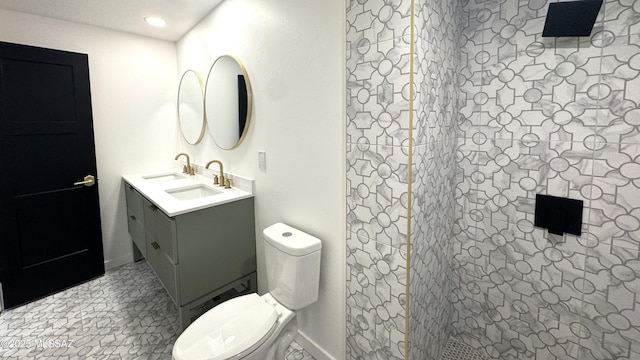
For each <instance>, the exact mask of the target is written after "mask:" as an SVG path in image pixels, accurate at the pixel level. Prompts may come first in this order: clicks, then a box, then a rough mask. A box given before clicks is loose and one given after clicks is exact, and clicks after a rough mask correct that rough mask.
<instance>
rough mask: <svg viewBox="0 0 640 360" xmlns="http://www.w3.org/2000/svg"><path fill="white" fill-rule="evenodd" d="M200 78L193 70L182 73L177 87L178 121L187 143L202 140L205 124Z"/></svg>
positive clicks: (195, 142)
mask: <svg viewBox="0 0 640 360" xmlns="http://www.w3.org/2000/svg"><path fill="white" fill-rule="evenodd" d="M202 88H203V84H202V78H201V77H200V75H199V74H198V73H197V72H195V71H193V70H187V71H185V72H184V74H182V79H180V87H179V88H178V121H179V122H180V131H181V132H182V136H184V139H185V140H186V141H187V142H188V143H189V144H197V143H199V142H200V140H202V136H203V135H204V128H205V126H206V121H205V116H204V98H203V96H202Z"/></svg>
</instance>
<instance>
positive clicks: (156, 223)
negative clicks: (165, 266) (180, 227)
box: [144, 199, 178, 264]
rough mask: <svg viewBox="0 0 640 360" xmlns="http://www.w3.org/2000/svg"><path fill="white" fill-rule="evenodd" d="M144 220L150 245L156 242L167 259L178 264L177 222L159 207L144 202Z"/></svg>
mask: <svg viewBox="0 0 640 360" xmlns="http://www.w3.org/2000/svg"><path fill="white" fill-rule="evenodd" d="M144 219H145V228H146V230H147V240H148V242H149V243H152V242H156V243H157V244H158V245H159V246H160V248H162V251H163V252H164V253H165V254H166V255H167V257H168V258H169V259H170V260H171V261H172V262H173V263H174V264H177V263H178V262H177V260H178V257H177V256H176V254H177V252H178V251H177V246H178V245H177V242H176V222H175V220H174V219H172V218H170V217H168V216H167V215H165V213H163V212H162V211H161V210H160V209H159V208H158V207H157V206H155V205H153V204H152V203H151V202H149V201H147V200H146V199H145V200H144Z"/></svg>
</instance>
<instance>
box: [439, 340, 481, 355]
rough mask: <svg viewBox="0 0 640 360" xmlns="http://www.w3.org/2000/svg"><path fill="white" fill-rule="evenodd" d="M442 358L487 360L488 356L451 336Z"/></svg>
mask: <svg viewBox="0 0 640 360" xmlns="http://www.w3.org/2000/svg"><path fill="white" fill-rule="evenodd" d="M440 360H487V358H486V357H485V356H484V355H482V354H480V353H479V352H478V351H477V350H476V349H474V348H472V347H471V346H469V345H467V344H465V343H463V342H462V341H458V340H456V339H454V338H449V341H448V342H447V346H446V347H445V349H444V352H443V353H442V355H441V356H440Z"/></svg>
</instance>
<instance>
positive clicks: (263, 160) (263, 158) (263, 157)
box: [258, 150, 267, 171]
mask: <svg viewBox="0 0 640 360" xmlns="http://www.w3.org/2000/svg"><path fill="white" fill-rule="evenodd" d="M258 167H259V168H260V170H262V171H266V170H267V152H266V151H264V150H260V151H258Z"/></svg>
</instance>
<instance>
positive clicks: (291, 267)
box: [263, 223, 322, 310]
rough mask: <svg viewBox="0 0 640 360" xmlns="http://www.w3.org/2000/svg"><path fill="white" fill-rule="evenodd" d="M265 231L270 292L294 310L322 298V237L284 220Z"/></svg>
mask: <svg viewBox="0 0 640 360" xmlns="http://www.w3.org/2000/svg"><path fill="white" fill-rule="evenodd" d="M263 234H264V249H265V250H264V252H265V263H266V264H265V265H266V268H267V285H268V288H269V293H270V294H271V295H272V296H273V297H274V298H275V299H276V300H278V302H280V303H281V304H282V305H284V306H285V307H287V308H288V309H291V310H298V309H302V308H304V307H305V306H307V305H309V304H312V303H314V302H315V301H316V300H318V289H319V287H320V250H321V248H322V243H321V242H320V240H319V239H318V238H316V237H313V236H311V235H309V234H307V233H305V232H302V231H300V230H298V229H295V228H292V227H291V226H288V225H285V224H282V223H277V224H274V225H271V226H269V227H268V228H266V229H264V231H263Z"/></svg>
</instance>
